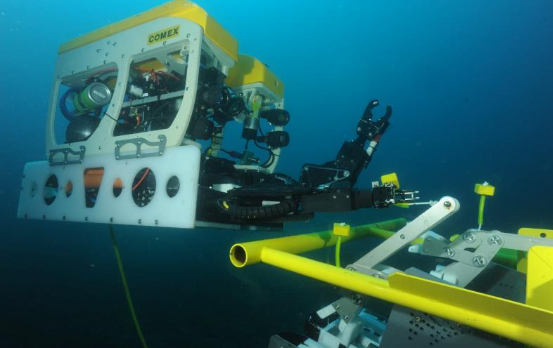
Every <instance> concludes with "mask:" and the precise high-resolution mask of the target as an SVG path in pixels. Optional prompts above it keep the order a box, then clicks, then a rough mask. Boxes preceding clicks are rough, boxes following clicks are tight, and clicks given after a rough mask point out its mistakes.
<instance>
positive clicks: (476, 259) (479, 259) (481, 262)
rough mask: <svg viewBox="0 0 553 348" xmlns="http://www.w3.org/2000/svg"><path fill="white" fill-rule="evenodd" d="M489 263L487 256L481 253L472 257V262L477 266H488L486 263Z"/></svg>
mask: <svg viewBox="0 0 553 348" xmlns="http://www.w3.org/2000/svg"><path fill="white" fill-rule="evenodd" d="M487 263H488V260H486V258H485V257H484V256H480V255H474V256H473V257H472V264H473V265H475V266H476V267H480V268H481V267H484V266H486V264H487Z"/></svg>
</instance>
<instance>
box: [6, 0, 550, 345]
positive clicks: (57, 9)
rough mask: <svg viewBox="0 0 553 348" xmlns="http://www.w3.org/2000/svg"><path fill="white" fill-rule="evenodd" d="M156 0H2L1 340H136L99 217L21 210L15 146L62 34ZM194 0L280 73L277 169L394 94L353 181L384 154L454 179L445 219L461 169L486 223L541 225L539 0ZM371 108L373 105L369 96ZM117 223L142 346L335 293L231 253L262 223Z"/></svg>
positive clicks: (254, 326)
mask: <svg viewBox="0 0 553 348" xmlns="http://www.w3.org/2000/svg"><path fill="white" fill-rule="evenodd" d="M161 3H162V2H160V1H116V2H115V1H105V0H98V1H94V2H84V1H83V2H75V1H51V2H43V3H41V2H22V1H15V0H2V2H0V52H1V54H0V66H1V67H2V74H1V76H2V78H1V79H0V113H1V116H0V120H1V124H0V135H1V136H0V159H1V163H2V170H1V171H0V178H1V180H0V219H1V222H2V225H1V226H0V230H1V231H2V233H1V242H0V346H2V347H42V346H43V347H65V346H67V347H69V346H72V347H75V346H83V347H89V346H90V347H100V346H111V347H123V346H129V347H133V346H138V343H139V342H138V341H137V339H136V335H135V333H134V329H133V326H132V323H131V321H130V316H129V314H128V309H127V307H126V303H125V299H124V297H123V292H122V288H121V284H120V280H119V275H118V273H117V268H116V264H115V260H114V256H113V251H112V247H111V242H110V239H109V236H108V234H107V227H106V226H105V225H83V224H73V223H56V222H41V221H38V222H37V221H21V220H16V219H15V214H16V209H17V200H18V195H19V184H20V179H21V174H22V170H23V165H24V163H26V162H28V161H35V160H43V159H45V148H44V143H45V140H44V126H45V119H46V117H45V115H46V111H47V105H48V98H49V94H50V90H51V85H52V77H53V70H54V64H55V60H56V52H57V47H58V46H59V45H60V44H61V43H63V42H65V41H67V40H69V39H71V38H73V37H75V36H76V35H79V34H84V33H87V32H89V31H91V30H94V29H97V28H98V27H101V26H104V25H106V24H109V23H113V22H116V21H118V20H120V19H123V18H126V17H128V16H131V15H134V14H136V13H138V12H141V11H144V10H147V9H149V8H151V7H154V6H155V5H157V4H161ZM200 5H201V6H202V7H204V8H205V9H206V10H207V11H208V12H209V13H210V14H211V15H213V16H214V17H215V18H216V19H217V20H218V21H219V22H220V23H221V24H222V25H223V26H224V27H225V28H226V29H227V30H228V31H229V32H231V33H232V34H233V35H234V36H235V37H236V38H237V39H238V41H239V44H240V52H242V53H247V54H250V55H253V56H255V57H257V58H259V59H260V60H262V61H263V62H265V63H266V64H268V65H269V67H270V68H271V70H273V71H274V72H275V73H276V74H277V75H278V76H279V77H280V78H281V79H282V80H283V81H284V83H285V85H286V89H285V94H286V96H285V97H286V109H288V110H289V111H290V113H291V115H292V121H291V123H290V125H289V127H288V129H287V130H288V131H289V132H290V134H291V143H290V146H289V147H288V148H286V149H285V150H284V151H283V158H282V161H281V164H280V166H279V170H280V171H281V172H284V173H287V174H289V175H292V176H294V177H296V178H297V177H298V175H299V169H300V167H301V165H302V164H303V163H305V162H310V163H322V162H325V161H327V160H329V159H332V158H333V157H334V156H335V154H336V152H337V150H338V149H339V147H340V145H341V144H342V142H343V141H345V140H351V139H352V138H353V136H354V131H355V129H354V128H355V125H356V123H357V121H358V118H359V117H360V115H361V113H362V112H363V110H364V108H365V106H366V103H367V102H368V101H369V100H370V99H373V98H378V99H379V100H380V101H381V103H382V104H383V105H387V104H389V105H392V106H393V108H394V114H393V117H392V119H391V121H392V126H391V127H390V128H389V130H388V132H387V133H386V135H385V136H384V137H383V138H382V142H381V146H380V147H379V149H378V151H377V153H376V155H375V157H374V160H373V162H372V163H371V165H370V166H369V168H368V170H367V171H366V172H364V173H363V174H362V176H361V178H360V180H359V182H358V187H369V186H370V183H371V181H373V180H377V179H378V178H379V177H380V175H382V174H385V173H389V172H392V171H395V172H397V173H398V174H399V177H400V181H401V183H402V185H403V187H405V188H410V189H418V190H420V191H421V194H420V195H421V198H422V199H424V200H428V199H439V198H440V197H442V196H444V195H451V196H453V197H456V198H457V199H459V200H460V202H461V206H462V208H461V211H460V212H459V213H457V214H456V215H455V216H454V217H452V218H451V219H450V220H449V221H447V222H446V223H445V224H444V225H442V226H441V227H440V228H438V229H437V230H438V231H439V232H442V233H444V234H447V235H449V234H453V233H459V232H462V231H464V230H465V229H466V228H469V227H474V226H475V225H476V213H477V203H478V198H477V196H476V195H475V194H474V193H473V185H474V184H475V183H476V182H483V181H484V180H487V181H489V182H490V183H491V184H493V185H495V186H496V195H495V196H494V197H493V198H491V199H490V200H489V201H488V205H487V208H486V220H485V227H488V228H496V229H500V230H502V231H506V232H516V231H517V229H518V228H520V227H543V228H553V203H552V199H553V181H552V180H551V177H552V176H553V162H552V154H553V140H552V138H551V136H552V131H553V103H552V100H553V44H552V43H553V3H552V2H551V1H548V0H533V1H522V0H502V1H499V0H497V1H492V0H490V1H476V0H473V1H363V0H344V1H323V0H322V1H278V2H259V1H257V2H256V1H234V2H231V1H215V0H205V1H201V2H200ZM383 112H384V108H383V107H382V106H381V107H379V108H378V109H377V110H376V112H375V114H376V115H377V116H378V115H381V114H382V113H383ZM237 143H238V142H237ZM240 143H241V142H240ZM420 211H422V210H421V209H410V210H400V209H389V210H382V211H359V212H355V213H352V214H341V215H332V214H321V215H319V216H318V217H317V219H316V220H315V221H313V222H311V223H299V224H293V225H290V226H288V227H287V229H288V232H290V233H293V232H300V231H313V230H319V229H325V228H328V227H329V226H330V224H331V222H333V221H346V222H349V223H352V224H358V223H367V222H372V221H379V220H382V219H387V218H391V217H396V216H404V217H407V218H413V217H415V216H416V214H417V213H418V212H420ZM117 231H118V237H119V242H120V247H121V252H122V255H123V260H124V263H125V267H126V271H127V276H128V279H129V283H130V286H131V292H132V294H133V297H134V302H135V306H136V308H137V313H138V316H139V318H140V320H141V322H142V324H143V331H144V333H145V336H146V338H147V340H148V341H149V342H150V346H151V347H176V346H199V345H198V344H199V343H198V342H203V345H204V346H217V345H219V346H221V347H263V346H265V345H266V343H267V342H268V338H269V336H270V335H271V334H272V333H276V332H279V331H282V330H301V325H302V322H303V320H304V319H305V316H306V315H307V314H308V313H309V312H311V311H314V310H317V309H318V306H322V305H324V304H325V303H326V302H329V301H332V300H333V299H334V298H335V297H337V296H338V293H337V292H336V291H334V290H333V289H332V288H331V287H329V286H326V285H323V284H319V283H317V282H315V281H311V280H307V279H304V278H301V277H299V276H295V275H290V274H287V273H285V272H282V271H279V270H275V269H272V268H269V267H268V266H261V265H258V266H254V267H252V268H251V269H250V270H248V269H245V270H240V271H237V270H235V269H233V268H232V267H231V266H230V264H229V262H228V259H227V254H228V248H229V247H230V245H232V244H233V243H234V242H235V241H239V240H240V241H241V240H252V239H257V238H266V237H267V235H266V234H261V235H259V234H255V233H252V232H247V233H242V232H230V231H210V230H195V231H178V230H171V229H148V228H137V227H120V228H117ZM271 236H272V235H271ZM346 250H347V249H346ZM321 255H322V256H321ZM319 256H320V257H324V254H319ZM327 256H328V255H327ZM345 257H346V258H347V257H348V256H345ZM350 257H353V256H350ZM408 260H415V259H411V258H410V259H408ZM187 342H188V343H187ZM191 342H195V343H191Z"/></svg>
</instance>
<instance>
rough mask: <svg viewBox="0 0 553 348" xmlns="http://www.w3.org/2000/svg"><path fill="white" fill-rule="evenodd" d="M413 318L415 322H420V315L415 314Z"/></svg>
mask: <svg viewBox="0 0 553 348" xmlns="http://www.w3.org/2000/svg"><path fill="white" fill-rule="evenodd" d="M414 319H415V321H416V322H417V323H420V322H421V320H422V318H421V317H419V316H418V315H417V316H416V317H415V318H414Z"/></svg>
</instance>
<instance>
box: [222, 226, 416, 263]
mask: <svg viewBox="0 0 553 348" xmlns="http://www.w3.org/2000/svg"><path fill="white" fill-rule="evenodd" d="M405 224H406V221H405V219H395V220H388V221H383V222H379V223H376V224H370V225H362V226H357V227H352V228H351V231H350V234H349V236H347V237H346V236H344V237H342V243H346V242H349V241H352V240H356V239H359V238H363V237H368V236H377V237H381V235H382V234H383V233H382V231H383V230H398V229H400V228H401V227H403V226H405ZM384 232H386V233H390V234H393V232H390V231H384ZM337 240H338V236H336V235H334V234H333V233H332V230H329V231H323V232H315V233H307V234H301V235H297V236H289V237H282V238H274V239H266V240H260V241H255V242H247V243H240V244H235V245H233V246H232V248H231V249H230V261H231V262H232V264H233V265H234V266H236V267H244V266H247V265H253V264H255V263H258V262H260V260H261V258H260V255H261V250H262V249H263V248H264V247H270V248H273V249H277V250H282V251H286V252H289V253H292V254H300V253H304V252H308V251H312V250H317V249H322V248H326V247H329V246H333V245H335V244H336V241H337Z"/></svg>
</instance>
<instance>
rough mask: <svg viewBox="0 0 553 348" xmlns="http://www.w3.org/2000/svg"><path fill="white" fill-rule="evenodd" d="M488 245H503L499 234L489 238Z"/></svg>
mask: <svg viewBox="0 0 553 348" xmlns="http://www.w3.org/2000/svg"><path fill="white" fill-rule="evenodd" d="M488 243H489V244H490V245H501V244H502V243H503V241H502V240H501V237H500V236H498V235H497V234H493V235H491V236H490V237H489V238H488Z"/></svg>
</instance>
